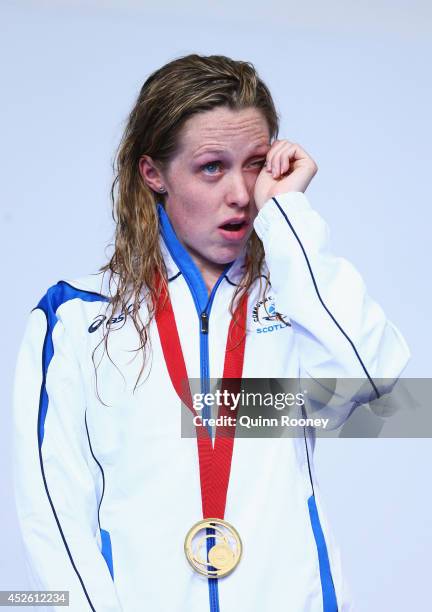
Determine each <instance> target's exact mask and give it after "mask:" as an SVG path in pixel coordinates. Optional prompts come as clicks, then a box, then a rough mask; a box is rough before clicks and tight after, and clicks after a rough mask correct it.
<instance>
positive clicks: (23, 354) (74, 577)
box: [13, 301, 121, 612]
mask: <svg viewBox="0 0 432 612" xmlns="http://www.w3.org/2000/svg"><path fill="white" fill-rule="evenodd" d="M41 302H42V301H41ZM85 408H86V402H85V395H84V390H83V383H82V377H81V375H80V367H79V364H78V362H77V358H76V356H75V354H74V348H73V346H72V343H71V339H70V338H69V337H68V332H67V331H66V329H65V326H64V325H63V323H62V321H61V319H59V318H57V316H56V314H55V313H53V311H52V310H50V308H49V307H47V308H45V307H41V306H39V307H38V308H36V309H35V310H33V311H32V313H31V315H30V318H29V321H28V325H27V329H26V332H25V336H24V339H23V341H22V344H21V348H20V351H19V356H18V362H17V366H16V374H15V385H14V411H13V425H14V434H13V435H14V439H13V466H14V487H15V501H16V506H17V514H18V520H19V524H20V528H21V533H22V538H23V542H24V547H25V551H26V563H27V569H28V572H29V578H30V582H31V585H32V589H34V590H62V591H69V608H68V609H70V610H71V611H73V612H84V611H86V610H97V612H118V611H120V610H121V606H120V603H119V600H118V598H117V594H116V589H115V585H114V582H113V579H112V577H111V573H110V568H109V562H108V561H107V560H106V558H108V555H106V554H105V556H103V554H102V550H103V546H102V542H103V541H104V540H105V535H106V534H107V532H105V534H104V533H103V530H102V531H101V530H100V526H99V523H98V508H99V503H100V501H101V497H102V495H103V475H102V472H101V468H100V466H99V465H98V463H97V461H96V460H95V458H94V457H93V455H92V450H91V446H90V441H89V438H88V434H87V423H86V416H85ZM105 543H106V542H105ZM111 568H112V566H111ZM63 609H64V608H63V607H49V608H47V610H58V611H59V612H60V610H63Z"/></svg>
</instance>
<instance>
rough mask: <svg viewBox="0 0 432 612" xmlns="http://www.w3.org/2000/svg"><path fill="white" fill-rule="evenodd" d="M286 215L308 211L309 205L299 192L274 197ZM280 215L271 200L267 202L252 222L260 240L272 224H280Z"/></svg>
mask: <svg viewBox="0 0 432 612" xmlns="http://www.w3.org/2000/svg"><path fill="white" fill-rule="evenodd" d="M274 197H275V199H276V200H277V201H278V203H279V205H280V206H281V208H282V209H283V210H284V212H285V213H286V214H287V215H291V214H293V213H294V214H295V213H297V212H302V211H306V210H310V208H311V205H310V204H309V201H308V199H307V198H306V196H305V194H304V193H302V192H301V191H289V192H287V193H279V194H277V195H276V196H274ZM280 219H281V215H280V212H279V209H278V207H277V205H276V202H275V201H274V200H273V198H270V199H269V200H267V202H266V203H265V204H264V206H263V207H262V208H261V210H260V211H259V213H258V215H257V216H256V218H255V221H254V228H255V231H256V233H257V234H258V236H259V238H260V239H261V240H262V239H263V238H264V237H265V235H266V233H267V232H268V230H269V228H270V226H271V224H272V223H273V222H277V223H280Z"/></svg>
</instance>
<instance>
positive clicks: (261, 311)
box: [252, 295, 291, 334]
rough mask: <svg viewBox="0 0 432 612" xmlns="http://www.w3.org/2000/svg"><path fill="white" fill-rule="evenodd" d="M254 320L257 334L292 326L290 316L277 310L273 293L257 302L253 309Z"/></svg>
mask: <svg viewBox="0 0 432 612" xmlns="http://www.w3.org/2000/svg"><path fill="white" fill-rule="evenodd" d="M252 321H253V322H254V324H255V325H254V327H255V331H256V333H257V334H268V333H271V332H273V331H276V330H278V329H284V328H285V327H290V326H291V323H290V322H289V321H288V317H286V316H285V315H282V314H281V313H280V312H278V311H277V310H276V306H275V303H274V297H273V296H272V295H268V296H266V297H265V298H263V299H262V300H259V301H258V302H257V303H256V304H255V306H254V307H253V310H252Z"/></svg>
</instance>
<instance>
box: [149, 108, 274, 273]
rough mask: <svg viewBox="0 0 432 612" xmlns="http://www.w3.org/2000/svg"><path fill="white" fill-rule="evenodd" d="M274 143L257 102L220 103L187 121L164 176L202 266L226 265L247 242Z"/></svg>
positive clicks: (175, 220)
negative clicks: (259, 180)
mask: <svg viewBox="0 0 432 612" xmlns="http://www.w3.org/2000/svg"><path fill="white" fill-rule="evenodd" d="M269 149H270V141H269V129H268V125H267V121H266V119H265V118H264V116H263V114H262V113H261V112H260V111H259V110H258V109H256V108H247V109H242V110H232V109H229V108H227V107H217V108H215V109H212V110H210V111H206V112H202V113H199V114H197V115H194V116H192V117H191V118H190V119H188V120H187V122H186V123H185V124H184V126H183V128H182V130H181V133H180V138H179V146H178V149H177V151H176V153H175V155H174V157H173V158H172V159H171V161H170V163H169V165H168V167H167V168H166V169H165V171H164V172H162V173H160V177H159V178H160V181H161V183H162V184H163V185H164V186H165V188H166V191H167V195H166V196H165V210H166V212H167V214H168V216H169V218H170V221H171V223H172V225H173V227H174V230H175V232H176V234H177V237H178V238H179V240H180V241H181V242H182V244H183V245H184V246H185V247H186V249H187V250H188V251H189V253H190V254H191V256H192V258H193V259H194V261H195V263H196V264H197V265H198V267H199V268H200V269H201V271H205V270H206V269H208V268H213V269H214V268H215V267H216V268H220V269H223V268H224V266H225V265H226V264H227V263H229V262H230V261H233V260H234V259H236V257H237V256H238V255H239V254H240V252H241V251H242V249H243V247H244V246H245V244H246V242H247V240H248V238H249V236H250V233H251V231H252V223H253V220H254V218H255V216H256V214H257V210H256V207H255V202H254V199H253V193H254V187H255V182H256V180H257V177H258V174H259V173H260V171H261V169H262V167H263V164H264V161H265V157H266V154H267V152H268V150H269Z"/></svg>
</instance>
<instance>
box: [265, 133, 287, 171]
mask: <svg viewBox="0 0 432 612" xmlns="http://www.w3.org/2000/svg"><path fill="white" fill-rule="evenodd" d="M287 144H292V143H290V142H289V141H288V140H275V141H274V142H273V144H272V146H271V148H270V150H269V151H268V153H267V156H266V160H267V164H266V167H267V170H268V171H269V172H271V171H272V167H273V160H274V158H275V155H276V154H277V153H278V152H279V151H280V150H281V149H283V148H284V147H285V146H286V145H287Z"/></svg>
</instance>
